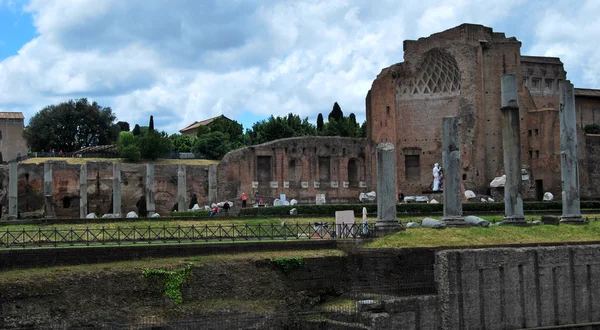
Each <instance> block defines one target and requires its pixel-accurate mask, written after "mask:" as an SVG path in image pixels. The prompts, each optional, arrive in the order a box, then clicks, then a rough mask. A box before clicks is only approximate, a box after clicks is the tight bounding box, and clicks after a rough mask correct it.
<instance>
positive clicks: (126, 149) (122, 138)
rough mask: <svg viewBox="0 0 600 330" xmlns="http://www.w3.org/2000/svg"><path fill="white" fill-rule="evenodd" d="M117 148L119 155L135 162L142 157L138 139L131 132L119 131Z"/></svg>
mask: <svg viewBox="0 0 600 330" xmlns="http://www.w3.org/2000/svg"><path fill="white" fill-rule="evenodd" d="M117 150H118V151H119V155H120V156H121V157H123V158H127V159H128V160H130V161H132V162H135V161H137V160H138V159H140V149H139V145H138V139H137V138H136V137H135V136H134V135H133V133H131V132H121V133H119V139H118V140H117Z"/></svg>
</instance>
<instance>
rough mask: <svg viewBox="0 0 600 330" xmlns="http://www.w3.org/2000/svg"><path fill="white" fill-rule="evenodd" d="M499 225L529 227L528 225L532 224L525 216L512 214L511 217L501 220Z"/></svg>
mask: <svg viewBox="0 0 600 330" xmlns="http://www.w3.org/2000/svg"><path fill="white" fill-rule="evenodd" d="M498 226H520V227H527V226H531V224H530V223H527V222H526V221H525V217H520V216H510V217H504V220H503V221H502V222H500V223H499V224H498Z"/></svg>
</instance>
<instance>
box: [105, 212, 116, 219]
mask: <svg viewBox="0 0 600 330" xmlns="http://www.w3.org/2000/svg"><path fill="white" fill-rule="evenodd" d="M102 218H103V219H107V218H108V219H114V218H116V216H115V215H114V214H112V213H106V214H103V215H102Z"/></svg>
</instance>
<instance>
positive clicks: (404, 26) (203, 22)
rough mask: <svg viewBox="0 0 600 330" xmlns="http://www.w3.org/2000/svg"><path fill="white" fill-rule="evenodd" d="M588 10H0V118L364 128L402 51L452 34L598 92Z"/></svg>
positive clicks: (597, 4)
mask: <svg viewBox="0 0 600 330" xmlns="http://www.w3.org/2000/svg"><path fill="white" fill-rule="evenodd" d="M598 17H600V1H594V0H589V1H583V0H582V1H521V0H498V1H497V0H470V1H464V0H454V1H448V2H444V1H435V0H414V1H398V0H375V1H372V0H323V1H316V0H315V1H298V0H290V1H285V0H282V1H269V0H262V1H258V0H256V1H253V0H215V1H213V0H189V1H188V0H169V1H167V0H125V1H123V0H56V1H51V0H31V1H18V0H0V111H22V112H23V113H24V114H25V117H26V118H29V117H31V116H33V115H34V114H35V113H36V112H37V111H38V110H40V109H41V108H43V107H44V106H46V105H49V104H56V103H59V102H62V101H67V100H69V99H72V98H79V97H87V98H89V99H92V100H95V101H97V102H98V103H99V104H100V105H102V106H109V107H111V108H112V109H113V111H114V112H115V113H116V115H117V117H118V120H124V121H127V122H129V123H130V124H131V125H132V126H133V125H134V124H136V123H138V124H141V125H147V122H148V118H149V116H150V115H154V118H155V125H156V127H157V128H159V129H163V130H166V131H168V132H169V133H175V132H177V131H178V130H179V129H181V128H183V127H185V126H187V125H188V124H190V123H192V122H194V121H195V120H203V119H206V118H210V117H213V116H216V115H220V114H225V115H226V116H228V117H230V118H233V119H236V120H237V121H239V122H241V123H242V124H243V125H244V127H245V128H247V127H250V126H251V125H252V123H254V122H256V121H257V120H261V119H265V118H267V117H268V116H269V115H271V114H274V115H285V114H287V113H289V112H293V113H295V114H298V115H300V116H301V117H303V118H304V117H308V118H309V120H311V121H312V122H313V123H314V122H315V120H316V116H317V114H318V113H319V112H322V113H324V114H328V113H329V111H331V108H332V105H333V103H334V102H336V101H337V102H338V103H339V104H340V106H341V107H342V110H343V111H344V113H345V114H349V113H350V112H354V113H355V114H356V116H357V118H358V119H359V120H360V121H362V120H363V119H364V116H365V106H364V98H365V96H366V93H367V91H368V90H369V88H370V86H371V83H372V81H373V79H374V78H375V77H376V76H377V74H378V73H379V72H380V71H381V69H382V68H384V67H387V66H389V65H391V64H394V63H397V62H401V61H402V54H403V50H402V41H403V40H405V39H417V38H419V37H423V36H428V35H430V34H432V33H435V32H438V31H442V30H445V29H448V28H452V27H454V26H456V25H459V24H461V23H464V22H469V23H478V24H484V25H486V26H491V27H493V28H494V30H495V31H500V32H505V33H506V34H507V36H515V37H517V38H518V39H519V40H521V41H522V42H523V46H522V53H523V54H526V55H542V56H558V57H560V58H561V59H562V61H563V62H564V63H565V69H566V70H567V72H568V78H569V79H571V80H572V81H573V83H574V84H575V86H576V87H588V88H600V64H599V63H600V47H598V45H597V43H598V36H600V19H598Z"/></svg>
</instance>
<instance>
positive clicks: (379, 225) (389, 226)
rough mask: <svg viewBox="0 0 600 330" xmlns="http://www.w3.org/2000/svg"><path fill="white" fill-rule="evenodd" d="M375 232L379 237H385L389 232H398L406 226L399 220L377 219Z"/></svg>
mask: <svg viewBox="0 0 600 330" xmlns="http://www.w3.org/2000/svg"><path fill="white" fill-rule="evenodd" d="M375 230H376V231H375V232H376V234H377V237H384V236H386V235H389V234H393V233H397V232H399V231H404V230H406V228H404V226H403V225H402V224H401V223H400V222H399V221H398V220H395V221H390V220H385V221H384V220H379V219H378V220H377V221H376V222H375Z"/></svg>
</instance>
